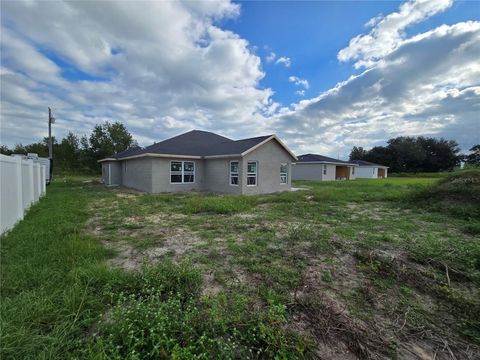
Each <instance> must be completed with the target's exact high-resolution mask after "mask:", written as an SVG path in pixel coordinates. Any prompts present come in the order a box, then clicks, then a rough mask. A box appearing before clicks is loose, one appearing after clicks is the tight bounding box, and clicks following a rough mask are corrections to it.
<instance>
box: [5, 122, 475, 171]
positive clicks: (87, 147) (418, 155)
mask: <svg viewBox="0 0 480 360" xmlns="http://www.w3.org/2000/svg"><path fill="white" fill-rule="evenodd" d="M133 146H138V144H137V141H136V140H135V139H134V138H133V136H132V135H131V134H130V133H129V131H128V130H127V128H126V127H125V125H123V124H122V123H120V122H113V123H109V122H105V123H104V124H101V125H96V126H95V127H94V128H93V130H92V132H91V134H90V135H89V136H87V135H83V136H81V137H78V136H77V135H75V134H73V133H72V132H69V133H68V134H67V136H65V137H64V138H63V139H62V140H61V141H57V139H56V138H53V158H54V171H55V172H57V173H58V172H68V173H98V172H99V171H100V164H99V163H98V160H100V159H103V158H106V157H108V156H110V155H112V154H114V153H117V152H120V151H123V150H126V149H128V148H130V147H133ZM0 153H2V154H5V155H11V154H27V153H37V154H38V156H41V157H48V138H44V139H43V141H40V142H37V143H33V144H29V145H25V146H24V145H22V144H17V145H15V146H14V147H13V148H11V149H10V148H8V147H6V146H3V145H2V146H1V147H0ZM350 160H366V161H370V162H373V163H376V164H381V165H385V166H389V167H390V171H391V172H438V171H450V170H452V169H454V168H455V167H457V166H459V165H460V163H461V162H462V161H463V162H465V163H466V164H471V165H477V166H478V165H480V144H478V145H475V146H473V147H472V148H471V149H470V154H468V155H464V154H460V148H459V147H458V143H457V142H456V141H454V140H445V139H435V138H430V137H423V136H419V137H408V136H400V137H397V138H394V139H390V140H388V141H387V146H375V147H373V148H372V149H370V150H366V149H364V148H363V147H357V146H354V147H353V149H352V151H351V152H350Z"/></svg>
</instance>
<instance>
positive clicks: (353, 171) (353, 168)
mask: <svg viewBox="0 0 480 360" xmlns="http://www.w3.org/2000/svg"><path fill="white" fill-rule="evenodd" d="M352 175H355V166H352Z"/></svg>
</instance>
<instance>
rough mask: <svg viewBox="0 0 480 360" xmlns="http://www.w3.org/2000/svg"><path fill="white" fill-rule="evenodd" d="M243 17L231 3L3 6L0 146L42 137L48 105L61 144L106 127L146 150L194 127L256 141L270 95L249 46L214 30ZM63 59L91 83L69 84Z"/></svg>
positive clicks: (12, 3)
mask: <svg viewBox="0 0 480 360" xmlns="http://www.w3.org/2000/svg"><path fill="white" fill-rule="evenodd" d="M238 14H239V6H238V5H236V4H234V3H231V2H229V1H226V0H218V1H209V2H186V3H180V2H142V3H133V2H124V1H123V2H100V3H92V2H68V3H67V2H16V1H15V2H13V1H12V2H4V3H2V14H1V16H2V24H3V26H4V27H3V28H2V29H1V30H2V43H1V47H2V48H1V50H2V51H1V54H2V73H1V74H2V75H1V88H2V99H1V105H2V106H1V120H2V121H1V130H2V131H1V136H2V139H1V140H2V143H4V144H10V145H11V144H14V143H16V142H20V141H22V142H29V141H36V140H37V139H38V138H41V137H42V136H45V135H46V125H45V124H46V122H45V116H46V115H45V112H46V108H47V106H52V107H54V108H55V113H56V117H57V119H58V121H57V123H56V124H55V135H56V136H57V137H61V136H63V135H65V133H66V132H67V131H69V130H72V131H76V132H79V133H85V132H89V131H90V129H91V128H92V126H93V125H94V124H96V123H99V122H101V121H103V120H110V121H114V120H118V121H122V122H124V123H125V124H126V126H127V127H128V128H129V129H130V130H131V131H132V132H133V133H134V134H135V136H136V137H137V138H139V139H144V140H145V141H149V142H151V141H154V140H157V141H158V140H159V139H161V138H165V137H167V136H170V135H174V134H176V133H178V132H180V131H183V130H185V129H192V128H203V129H206V130H213V131H215V130H220V132H223V133H227V135H228V134H232V135H234V136H239V135H244V134H248V135H250V134H251V135H256V134H257V132H256V131H255V130H256V129H260V130H258V131H261V129H263V128H265V127H266V126H268V124H269V122H268V121H266V120H265V118H264V117H263V116H262V115H261V114H262V113H269V112H271V111H272V108H273V107H272V106H273V105H274V104H273V103H272V102H271V100H270V97H271V95H272V93H273V92H272V90H270V89H268V88H267V89H262V88H260V87H259V86H258V83H259V81H260V80H261V79H262V78H263V76H264V75H265V74H264V72H263V71H262V69H261V61H260V58H259V57H258V56H256V55H255V54H254V53H253V52H252V51H251V50H250V45H249V43H248V42H247V41H246V40H245V39H242V38H240V37H239V36H238V35H237V34H234V33H232V32H230V31H226V30H222V29H221V28H219V27H218V26H216V25H215V23H214V21H216V20H219V19H225V18H230V17H235V16H238ZM45 19H50V20H49V21H45ZM5 26H8V27H5ZM40 49H41V50H40ZM51 54H53V55H55V58H51V59H49V56H51ZM56 58H59V59H62V61H63V62H65V63H67V64H69V66H68V67H70V68H71V69H73V70H75V71H76V72H77V73H78V72H83V73H85V74H87V75H88V76H85V79H84V80H72V79H69V78H65V76H64V75H65V69H64V68H63V67H59V66H58V65H57V64H55V62H54V61H52V59H53V60H55V61H56ZM92 77H93V79H92ZM95 78H98V79H95ZM252 123H254V124H256V125H255V126H253V127H252ZM255 128H256V129H255ZM24 129H29V131H28V132H25V131H24ZM225 130H226V131H225Z"/></svg>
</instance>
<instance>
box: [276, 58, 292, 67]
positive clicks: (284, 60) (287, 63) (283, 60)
mask: <svg viewBox="0 0 480 360" xmlns="http://www.w3.org/2000/svg"><path fill="white" fill-rule="evenodd" d="M275 64H282V65H284V66H285V67H287V68H288V67H290V65H292V61H291V60H290V58H289V57H286V56H281V57H279V58H278V59H277V61H275Z"/></svg>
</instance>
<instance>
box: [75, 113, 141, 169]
mask: <svg viewBox="0 0 480 360" xmlns="http://www.w3.org/2000/svg"><path fill="white" fill-rule="evenodd" d="M82 142H83V144H82V147H83V148H84V149H85V150H86V149H88V150H87V152H86V154H85V155H86V158H87V159H88V161H89V164H90V168H92V169H99V168H100V166H99V165H98V163H97V161H98V160H100V159H102V158H105V157H107V156H110V155H112V154H114V153H118V152H120V151H124V150H126V149H128V148H130V147H132V146H136V145H137V142H136V141H135V140H134V139H133V137H132V135H131V134H130V133H129V132H128V130H127V128H126V127H125V126H124V125H123V124H122V123H119V122H114V123H113V124H110V123H109V122H105V123H104V124H103V125H95V127H94V128H93V131H92V134H91V135H90V137H89V138H88V144H89V146H88V147H87V144H86V143H85V140H84V139H82Z"/></svg>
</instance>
